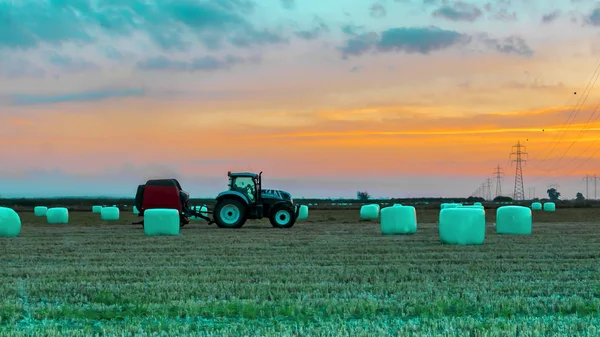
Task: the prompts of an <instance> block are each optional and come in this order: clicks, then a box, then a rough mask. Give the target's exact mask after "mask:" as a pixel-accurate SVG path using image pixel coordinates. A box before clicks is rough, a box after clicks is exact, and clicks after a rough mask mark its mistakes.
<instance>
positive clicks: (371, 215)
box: [360, 204, 379, 220]
mask: <svg viewBox="0 0 600 337" xmlns="http://www.w3.org/2000/svg"><path fill="white" fill-rule="evenodd" d="M360 218H361V219H364V220H371V219H378V218H379V205H378V204H371V205H364V206H362V207H361V208H360Z"/></svg>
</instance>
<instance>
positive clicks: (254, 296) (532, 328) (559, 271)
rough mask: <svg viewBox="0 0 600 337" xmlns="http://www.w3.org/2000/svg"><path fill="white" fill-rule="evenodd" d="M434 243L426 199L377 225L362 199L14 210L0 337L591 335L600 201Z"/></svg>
mask: <svg viewBox="0 0 600 337" xmlns="http://www.w3.org/2000/svg"><path fill="white" fill-rule="evenodd" d="M487 213H488V222H489V223H488V227H487V233H486V241H485V243H484V245H482V246H466V247H460V246H447V245H442V244H440V242H439V236H438V232H437V226H436V219H437V214H438V212H437V211H429V210H424V211H419V212H418V217H419V229H418V232H417V234H415V235H411V236H382V235H381V234H380V232H379V223H378V222H377V221H373V222H368V221H366V222H365V221H358V211H344V210H338V211H311V214H310V221H305V222H298V223H297V225H296V226H295V227H294V228H292V229H290V230H279V229H274V228H271V226H270V225H269V224H268V221H253V222H248V223H247V224H246V225H245V226H244V228H242V229H240V230H227V229H218V228H216V227H215V226H214V225H213V226H208V225H207V224H206V223H205V222H193V223H192V224H190V225H188V226H186V227H184V228H183V229H182V235H181V236H179V237H145V236H144V234H143V230H142V229H141V226H132V225H129V223H131V222H132V221H137V220H138V218H137V217H135V216H133V215H131V214H128V213H127V212H123V213H122V220H120V221H117V222H110V223H109V222H103V221H100V220H99V216H98V215H97V214H92V213H78V212H73V213H71V214H70V224H69V225H47V224H45V222H44V218H35V217H34V216H33V214H32V213H21V218H22V221H23V230H22V232H21V235H20V236H19V237H18V238H16V239H0V270H1V275H0V276H1V278H0V294H1V295H0V336H11V337H18V336H94V335H98V336H100V335H102V336H160V335H164V336H167V335H168V336H282V337H283V336H494V337H501V336H536V337H537V336H569V337H570V336H598V335H600V328H598V327H600V221H599V220H600V209H559V210H557V212H556V213H554V214H551V213H535V214H534V233H533V235H531V236H501V235H496V234H495V231H494V227H493V222H494V221H495V220H494V211H493V210H488V211H487Z"/></svg>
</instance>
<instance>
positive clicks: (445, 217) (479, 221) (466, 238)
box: [439, 207, 485, 245]
mask: <svg viewBox="0 0 600 337" xmlns="http://www.w3.org/2000/svg"><path fill="white" fill-rule="evenodd" d="M439 234H440V241H441V242H442V243H445V244H452V245H481V244H483V241H484V240H485V211H484V210H483V209H479V208H466V207H457V208H446V209H443V210H441V211H440V218H439Z"/></svg>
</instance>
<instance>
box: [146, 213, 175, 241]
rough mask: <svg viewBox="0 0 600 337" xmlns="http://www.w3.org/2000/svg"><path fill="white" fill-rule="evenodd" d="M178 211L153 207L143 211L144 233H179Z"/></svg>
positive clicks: (165, 234) (171, 234)
mask: <svg viewBox="0 0 600 337" xmlns="http://www.w3.org/2000/svg"><path fill="white" fill-rule="evenodd" d="M179 221H180V219H179V211H178V210H176V209H167V208H153V209H149V210H146V211H144V234H145V235H147V236H176V235H179Z"/></svg>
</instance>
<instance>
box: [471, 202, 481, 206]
mask: <svg viewBox="0 0 600 337" xmlns="http://www.w3.org/2000/svg"><path fill="white" fill-rule="evenodd" d="M473 205H476V206H483V205H482V204H481V203H480V202H474V203H473Z"/></svg>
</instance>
